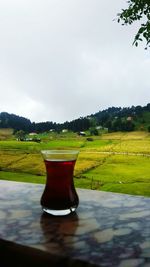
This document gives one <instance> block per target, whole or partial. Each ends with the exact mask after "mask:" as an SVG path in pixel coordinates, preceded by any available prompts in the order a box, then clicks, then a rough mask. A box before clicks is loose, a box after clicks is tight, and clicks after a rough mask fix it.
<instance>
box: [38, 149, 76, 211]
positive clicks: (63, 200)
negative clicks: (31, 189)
mask: <svg viewBox="0 0 150 267" xmlns="http://www.w3.org/2000/svg"><path fill="white" fill-rule="evenodd" d="M41 153H42V156H43V158H44V162H45V167H46V185H45V189H44V192H43V194H42V197H41V206H42V209H43V211H45V212H46V213H49V214H51V215H56V216H61V215H68V214H70V213H72V212H74V211H75V210H76V208H77V207H78V204H79V198H78V195H77V192H76V190H75V186H74V181H73V173H74V167H75V163H76V160H77V156H78V154H79V151H77V150H42V151H41Z"/></svg>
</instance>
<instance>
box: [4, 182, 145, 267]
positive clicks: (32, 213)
mask: <svg viewBox="0 0 150 267" xmlns="http://www.w3.org/2000/svg"><path fill="white" fill-rule="evenodd" d="M43 190H44V185H40V184H29V183H18V182H10V181H0V245H1V247H2V246H4V247H5V253H6V252H7V248H9V253H10V254H11V249H12V250H13V246H14V247H15V251H16V253H18V254H17V255H19V253H21V255H22V256H21V257H22V259H23V257H24V255H25V257H24V259H25V258H27V257H28V255H33V257H36V256H38V255H40V253H41V255H45V256H43V259H44V257H47V260H48V262H50V261H52V262H53V264H52V265H51V266H55V263H56V266H119V267H132V266H133V267H136V266H144V267H148V266H149V267H150V198H145V197H140V196H131V195H127V194H117V193H108V192H100V191H94V190H86V189H77V192H78V195H79V199H80V204H79V207H78V208H77V211H76V213H74V214H73V215H69V216H63V217H53V216H50V215H47V214H44V213H43V211H42V209H41V206H40V197H41V195H42V192H43ZM21 248H22V250H21ZM28 252H29V253H28ZM42 253H43V254H42ZM63 260H64V261H63ZM67 260H68V261H67ZM55 261H56V262H55ZM61 261H62V264H60V262H61ZM63 262H65V264H64V265H63ZM69 264H70V265H69ZM0 266H1V265H0ZM16 266H17V265H16ZM18 266H23V265H18ZM40 266H42V265H40ZM43 266H47V265H43ZM48 266H50V265H48Z"/></svg>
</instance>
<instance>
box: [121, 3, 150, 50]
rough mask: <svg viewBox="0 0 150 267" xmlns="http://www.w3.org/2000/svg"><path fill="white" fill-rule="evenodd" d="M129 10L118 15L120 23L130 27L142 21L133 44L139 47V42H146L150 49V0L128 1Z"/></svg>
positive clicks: (124, 10) (123, 10)
mask: <svg viewBox="0 0 150 267" xmlns="http://www.w3.org/2000/svg"><path fill="white" fill-rule="evenodd" d="M127 3H128V8H126V9H122V12H121V13H119V14H118V22H122V25H130V24H132V23H133V22H135V21H140V23H141V24H140V28H139V30H138V32H137V33H136V35H135V38H134V42H133V44H134V45H135V46H138V43H139V41H143V39H144V40H145V41H146V47H145V49H147V48H148V47H150V0H128V1H127Z"/></svg>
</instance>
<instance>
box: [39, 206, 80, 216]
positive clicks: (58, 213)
mask: <svg viewBox="0 0 150 267" xmlns="http://www.w3.org/2000/svg"><path fill="white" fill-rule="evenodd" d="M42 209H43V211H45V212H46V213H48V214H50V215H54V216H64V215H69V214H70V213H73V212H75V210H76V208H75V207H71V208H70V209H66V210H51V209H48V208H45V207H42Z"/></svg>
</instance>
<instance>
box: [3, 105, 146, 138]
mask: <svg viewBox="0 0 150 267" xmlns="http://www.w3.org/2000/svg"><path fill="white" fill-rule="evenodd" d="M0 128H11V129H14V131H18V130H23V131H25V132H27V133H29V132H37V133H40V132H45V131H50V130H55V131H57V132H60V131H62V130H63V129H68V130H70V131H73V132H79V131H86V130H89V129H91V131H92V130H93V129H96V128H98V129H103V128H105V129H107V130H108V132H116V131H134V130H145V131H147V130H148V131H150V103H149V104H147V105H146V106H144V107H142V106H132V107H124V108H121V107H110V108H108V109H105V110H102V111H99V112H97V113H95V114H91V115H87V116H86V117H80V118H78V119H76V120H72V121H70V122H68V121H66V122H64V123H61V124H60V123H55V122H52V121H47V122H39V123H35V122H31V121H30V120H29V119H27V118H24V117H20V116H18V115H15V114H9V113H7V112H1V113H0ZM94 133H95V134H96V132H94V130H93V134H94Z"/></svg>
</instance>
